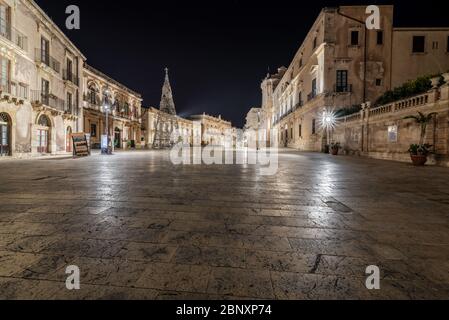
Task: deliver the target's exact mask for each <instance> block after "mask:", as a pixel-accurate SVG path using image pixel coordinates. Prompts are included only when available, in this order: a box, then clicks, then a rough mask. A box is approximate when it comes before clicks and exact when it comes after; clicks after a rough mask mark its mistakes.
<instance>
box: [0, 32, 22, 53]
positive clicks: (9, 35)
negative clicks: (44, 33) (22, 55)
mask: <svg viewBox="0 0 449 320" xmlns="http://www.w3.org/2000/svg"><path fill="white" fill-rule="evenodd" d="M0 37H2V38H3V39H6V40H8V41H9V42H11V43H13V44H14V45H15V46H17V47H19V48H20V49H22V50H23V51H27V50H28V37H27V36H25V35H24V34H23V33H21V32H20V31H19V30H17V29H16V28H14V27H11V26H7V27H6V28H3V30H0Z"/></svg>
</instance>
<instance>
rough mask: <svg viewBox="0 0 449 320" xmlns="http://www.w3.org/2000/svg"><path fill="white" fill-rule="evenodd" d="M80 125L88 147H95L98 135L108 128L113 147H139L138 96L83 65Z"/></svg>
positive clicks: (98, 139)
mask: <svg viewBox="0 0 449 320" xmlns="http://www.w3.org/2000/svg"><path fill="white" fill-rule="evenodd" d="M83 87H84V92H83V93H84V94H83V110H82V114H83V127H84V132H85V133H87V134H89V135H90V141H91V146H92V148H94V149H99V148H100V146H101V136H102V135H104V134H106V108H108V114H107V115H108V117H107V118H108V130H109V136H110V138H111V141H112V142H113V147H114V149H129V148H136V147H140V143H141V140H142V139H141V138H142V135H141V126H142V125H141V123H142V118H141V117H142V111H141V105H142V97H141V95H140V94H139V93H136V92H134V91H132V90H131V89H128V88H127V87H126V86H124V85H123V84H121V83H119V82H117V81H115V80H114V79H112V78H110V77H108V76H107V75H105V74H103V73H102V72H100V71H98V70H96V69H95V68H93V67H91V66H89V65H88V64H85V65H84V68H83Z"/></svg>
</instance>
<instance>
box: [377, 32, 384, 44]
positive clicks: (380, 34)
mask: <svg viewBox="0 0 449 320" xmlns="http://www.w3.org/2000/svg"><path fill="white" fill-rule="evenodd" d="M377 44H378V45H382V44H384V32H383V31H377Z"/></svg>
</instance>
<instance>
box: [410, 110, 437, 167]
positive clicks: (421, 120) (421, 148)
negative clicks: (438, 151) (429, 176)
mask: <svg viewBox="0 0 449 320" xmlns="http://www.w3.org/2000/svg"><path fill="white" fill-rule="evenodd" d="M436 114H437V113H436V112H432V113H429V114H428V115H425V114H424V113H422V112H418V115H417V116H408V117H405V118H404V119H413V120H414V121H415V122H416V123H417V124H418V125H419V126H420V127H421V136H420V140H419V144H412V145H410V148H409V150H408V152H409V153H410V158H411V159H412V162H413V164H414V165H415V166H423V165H425V164H426V162H427V157H428V155H429V154H430V153H431V151H430V148H431V147H432V146H431V145H430V144H427V143H426V144H425V143H424V139H425V138H426V131H427V125H428V124H429V123H430V121H432V119H433V117H434V116H435V115H436Z"/></svg>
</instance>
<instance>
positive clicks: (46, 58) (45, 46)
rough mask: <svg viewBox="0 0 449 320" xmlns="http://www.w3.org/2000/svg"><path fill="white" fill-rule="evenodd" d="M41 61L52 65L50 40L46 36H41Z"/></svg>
mask: <svg viewBox="0 0 449 320" xmlns="http://www.w3.org/2000/svg"><path fill="white" fill-rule="evenodd" d="M41 61H42V62H43V63H45V64H46V65H47V66H50V42H49V41H48V40H47V39H45V38H44V37H42V38H41Z"/></svg>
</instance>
